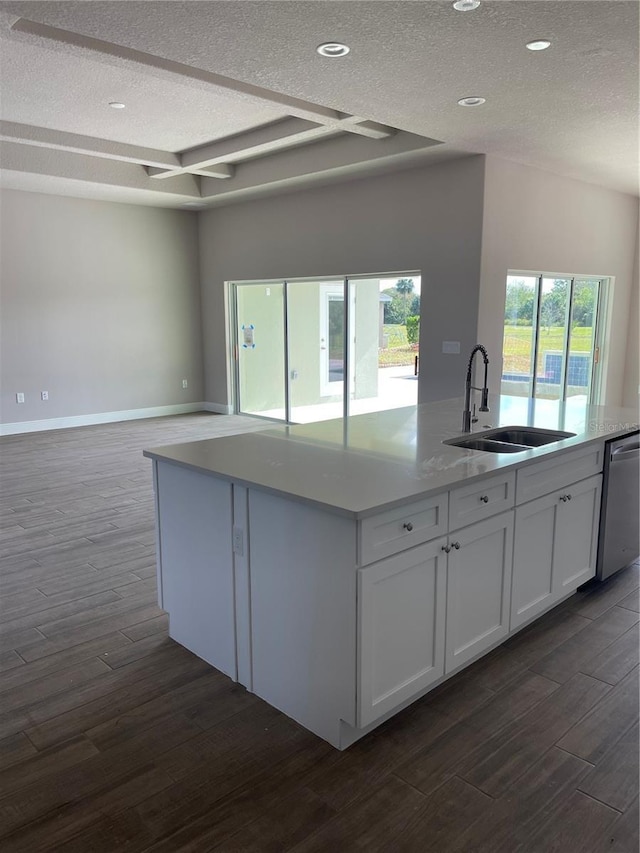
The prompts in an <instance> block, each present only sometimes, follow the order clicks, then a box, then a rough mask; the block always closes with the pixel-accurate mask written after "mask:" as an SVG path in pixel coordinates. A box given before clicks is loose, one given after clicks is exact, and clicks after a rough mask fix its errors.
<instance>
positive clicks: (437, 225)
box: [199, 157, 484, 405]
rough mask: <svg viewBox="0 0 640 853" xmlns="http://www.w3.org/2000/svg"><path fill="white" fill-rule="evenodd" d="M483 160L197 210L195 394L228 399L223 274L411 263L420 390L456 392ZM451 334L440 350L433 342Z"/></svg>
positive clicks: (474, 293)
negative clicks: (201, 360)
mask: <svg viewBox="0 0 640 853" xmlns="http://www.w3.org/2000/svg"><path fill="white" fill-rule="evenodd" d="M483 181H484V158H483V157H468V158H464V159H461V160H456V161H452V162H449V163H445V164H442V165H438V166H432V167H428V168H421V169H416V170H412V171H407V172H398V173H396V174H392V175H385V176H379V177H374V178H368V179H363V180H354V181H350V182H348V183H344V184H340V185H335V186H329V187H323V188H319V189H314V190H308V191H305V192H298V193H291V194H289V195H282V196H277V197H274V198H269V199H260V200H257V201H251V202H246V203H243V204H237V205H233V206H230V207H225V208H221V209H213V210H209V211H206V212H204V213H202V214H201V215H200V220H199V222H200V259H201V261H200V266H201V275H202V310H203V329H204V353H205V382H206V384H205V399H206V400H207V401H208V402H209V403H212V404H216V405H221V404H222V405H224V404H227V403H229V402H230V399H229V396H228V395H229V393H230V389H229V388H228V370H227V366H226V361H227V352H228V345H227V340H226V322H225V314H226V307H225V290H224V282H225V281H232V280H233V281H242V280H251V279H264V278H267V279H270V278H297V277H303V276H306V277H324V276H330V275H345V274H351V275H355V274H358V273H362V274H365V273H373V274H375V273H382V272H399V271H402V270H419V271H420V272H421V274H422V306H423V307H422V323H421V342H420V353H421V356H420V385H419V395H420V400H421V401H423V402H425V401H428V400H437V399H443V398H449V397H453V396H458V395H459V394H461V393H462V385H463V382H464V368H465V364H466V358H467V353H468V351H469V350H470V348H471V347H472V346H473V344H474V343H475V341H476V324H477V306H478V291H479V272H480V250H481V236H482V197H483ZM443 340H458V341H460V342H461V355H443V354H442V341H443Z"/></svg>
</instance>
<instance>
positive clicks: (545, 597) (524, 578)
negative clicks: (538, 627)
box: [511, 474, 602, 630]
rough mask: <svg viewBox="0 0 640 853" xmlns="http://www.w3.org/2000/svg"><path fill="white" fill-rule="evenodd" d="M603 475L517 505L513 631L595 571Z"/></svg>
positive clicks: (591, 575) (565, 594) (512, 602)
mask: <svg viewBox="0 0 640 853" xmlns="http://www.w3.org/2000/svg"><path fill="white" fill-rule="evenodd" d="M601 481H602V476H601V475H600V474H598V475H596V476H594V477H590V478H589V479H587V480H581V481H580V482H578V483H573V484H571V485H569V486H566V487H565V488H563V489H559V490H558V491H555V492H552V493H551V494H548V495H545V496H544V497H541V498H538V499H537V500H534V501H531V502H530V503H527V504H524V505H523V506H520V507H518V508H517V509H516V527H515V544H514V557H513V584H512V585H513V591H512V599H511V629H512V630H513V629H514V628H518V627H520V626H521V625H523V624H525V622H528V621H529V620H530V619H532V618H533V617H535V616H538V615H539V614H541V613H543V612H544V611H545V610H547V609H548V608H549V607H551V606H553V604H555V603H556V602H557V601H560V600H561V599H563V598H565V597H566V596H567V595H569V594H570V593H571V592H573V591H574V590H575V589H577V587H578V586H580V584H583V583H585V581H587V580H589V579H590V578H592V577H593V576H594V574H595V560H596V547H597V534H598V514H599V511H600V490H601Z"/></svg>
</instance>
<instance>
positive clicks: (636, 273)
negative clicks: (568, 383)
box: [622, 241, 640, 409]
mask: <svg viewBox="0 0 640 853" xmlns="http://www.w3.org/2000/svg"><path fill="white" fill-rule="evenodd" d="M639 255H640V246H639V244H638V241H636V258H635V264H634V266H633V276H632V279H631V299H630V302H629V326H628V329H627V356H626V359H625V367H624V384H623V389H622V393H623V398H622V405H623V406H630V407H633V408H634V409H638V404H639V402H640V387H639V385H640V332H639V327H640V298H639V297H640V266H639V257H638V256H639Z"/></svg>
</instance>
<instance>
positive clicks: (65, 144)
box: [0, 121, 180, 169]
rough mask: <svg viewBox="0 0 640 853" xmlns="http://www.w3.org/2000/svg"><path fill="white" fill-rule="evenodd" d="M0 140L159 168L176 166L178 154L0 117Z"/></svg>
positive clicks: (178, 160) (178, 159) (178, 158)
mask: <svg viewBox="0 0 640 853" xmlns="http://www.w3.org/2000/svg"><path fill="white" fill-rule="evenodd" d="M0 140H2V141H3V142H20V143H22V144H23V145H34V146H37V147H39V148H55V149H57V150H60V151H72V152H74V153H75V154H91V155H92V156H93V157H104V158H105V159H107V160H121V161H123V162H124V163H137V164H142V165H145V166H152V167H154V168H160V169H171V168H175V167H176V166H180V157H179V155H178V154H172V153H171V152H170V151H160V150H158V149H156V148H144V147H142V146H139V145H128V144H126V143H124V142H112V141H111V140H109V139H96V138H95V137H93V136H82V135H81V134H79V133H66V132H65V131H62V130H51V129H49V128H48V127H35V126H34V125H31V124H17V123H16V122H11V121H0Z"/></svg>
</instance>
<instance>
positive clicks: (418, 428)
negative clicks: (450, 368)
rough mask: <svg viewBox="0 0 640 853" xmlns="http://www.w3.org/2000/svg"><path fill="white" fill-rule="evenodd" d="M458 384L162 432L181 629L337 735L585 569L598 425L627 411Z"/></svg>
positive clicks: (158, 473)
mask: <svg viewBox="0 0 640 853" xmlns="http://www.w3.org/2000/svg"><path fill="white" fill-rule="evenodd" d="M462 408H463V404H462V401H461V400H450V401H445V402H442V403H434V404H427V405H422V406H417V407H410V408H405V409H395V410H390V411H386V412H378V413H372V414H367V415H359V416H356V417H353V418H351V419H349V420H348V421H347V422H346V423H343V422H342V421H341V420H340V421H327V422H323V423H316V424H308V425H300V426H293V427H286V426H278V427H273V428H270V429H266V430H264V431H261V432H253V433H249V434H243V435H236V436H227V437H221V438H216V439H210V440H204V441H197V442H189V443H185V444H179V445H172V446H170V447H161V448H153V449H150V450H146V451H145V455H146V456H148V457H150V458H151V459H152V460H153V468H154V487H155V494H156V511H157V531H158V543H157V544H158V592H159V602H160V605H161V606H162V607H163V608H164V609H165V610H167V611H168V612H169V623H170V629H169V630H170V635H171V636H172V637H173V638H174V639H175V640H176V641H177V642H179V643H181V644H182V645H184V646H186V647H187V648H189V649H190V650H191V651H193V652H194V653H195V654H197V655H199V656H200V657H202V658H203V659H204V660H206V661H208V662H209V663H211V664H212V665H213V666H215V667H216V668H217V669H219V670H221V671H222V672H224V673H226V674H227V675H228V676H229V677H230V678H232V679H234V680H236V681H239V682H240V683H241V684H243V685H244V686H245V687H246V688H247V689H248V690H250V691H252V692H254V693H256V694H257V695H258V696H260V697H262V698H263V699H265V700H266V701H267V702H269V703H270V704H272V705H273V706H275V707H276V708H278V709H280V710H281V711H283V712H284V713H285V714H287V715H289V716H290V717H292V718H293V719H295V720H297V721H298V722H299V723H301V724H302V725H303V726H305V727H306V728H308V729H310V730H311V731H313V732H315V733H316V734H317V735H319V736H320V737H322V738H324V739H325V740H327V741H328V742H329V743H331V744H333V745H334V746H336V747H337V748H340V749H344V748H345V747H347V746H349V745H350V744H351V743H353V742H354V741H356V740H357V739H359V738H360V737H362V736H363V735H364V734H366V733H367V732H368V731H370V730H371V729H372V728H375V727H376V726H377V725H379V724H380V723H381V722H383V721H384V720H386V719H388V718H389V717H390V716H392V715H393V714H395V713H397V712H398V711H399V710H401V709H402V708H403V707H406V705H408V704H410V703H411V702H413V701H415V700H416V699H417V698H419V697H420V696H421V695H423V694H424V693H426V692H427V691H429V690H431V689H433V688H434V687H435V686H436V685H438V684H440V683H441V682H442V681H444V680H446V679H447V678H449V677H451V676H452V675H453V674H455V673H456V672H458V671H459V670H460V669H462V668H463V667H465V666H468V665H469V664H470V663H472V662H473V661H474V660H476V659H478V658H479V657H481V656H482V655H484V654H486V653H487V652H489V651H490V650H491V649H493V648H495V647H496V646H497V645H499V644H500V643H502V642H503V641H504V640H505V639H506V638H507V637H508V636H509V635H510V634H511V633H513V632H514V631H517V630H520V629H521V628H522V627H523V626H524V625H526V624H528V623H529V622H531V621H532V620H533V619H535V618H537V617H538V616H540V615H541V614H542V613H544V612H546V611H547V610H549V609H550V608H551V607H554V606H556V605H557V604H558V603H559V602H561V601H562V600H564V599H565V598H567V597H568V596H570V595H572V594H573V592H574V591H575V590H576V588H577V587H578V586H579V585H581V584H582V583H584V582H585V581H587V580H589V579H590V578H591V577H593V575H594V572H595V555H596V550H597V527H598V515H599V508H600V495H601V480H602V475H601V471H602V463H603V451H604V441H605V439H608V438H614V437H617V436H622V435H626V434H628V433H630V432H633V431H635V430H636V429H637V414H635V413H633V412H632V411H629V410H623V409H612V408H602V407H589V406H586V405H585V403H584V402H583V401H580V400H569V401H568V402H567V403H558V402H557V401H544V400H535V401H534V400H529V399H525V398H509V397H501V398H493V399H491V400H490V408H491V411H490V412H489V413H484V414H481V416H480V418H481V420H480V421H479V422H478V423H477V424H474V427H473V429H474V432H478V433H482V432H483V430H484V429H486V428H487V427H489V426H493V427H495V426H499V425H515V424H517V425H530V426H535V427H543V428H546V429H555V430H564V431H567V432H570V433H574V435H572V436H571V437H569V438H565V439H562V440H560V441H557V442H554V443H552V444H548V445H545V446H541V447H532V448H530V449H528V450H524V451H521V452H517V453H488V452H484V451H477V450H469V449H462V448H459V447H455V446H452V445H450V444H443V442H444V441H446V440H449V439H451V438H453V437H454V436H456V435H459V434H460V424H461V413H462Z"/></svg>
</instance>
